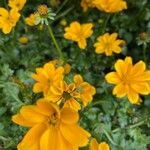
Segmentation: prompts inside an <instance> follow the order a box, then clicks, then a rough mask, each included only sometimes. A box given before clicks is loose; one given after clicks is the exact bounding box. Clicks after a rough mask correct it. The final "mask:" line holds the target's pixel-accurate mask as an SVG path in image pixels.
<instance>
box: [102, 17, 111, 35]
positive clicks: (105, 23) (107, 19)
mask: <svg viewBox="0 0 150 150" xmlns="http://www.w3.org/2000/svg"><path fill="white" fill-rule="evenodd" d="M110 16H111V14H107V17H106V20H105V22H104V25H103V29H102V34H104V33H105V30H106V27H107V23H108V21H109V19H110Z"/></svg>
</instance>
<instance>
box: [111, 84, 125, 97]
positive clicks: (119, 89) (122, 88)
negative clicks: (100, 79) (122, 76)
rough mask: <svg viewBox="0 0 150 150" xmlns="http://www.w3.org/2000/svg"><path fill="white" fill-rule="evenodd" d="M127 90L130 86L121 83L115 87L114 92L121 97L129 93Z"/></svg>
mask: <svg viewBox="0 0 150 150" xmlns="http://www.w3.org/2000/svg"><path fill="white" fill-rule="evenodd" d="M127 91H128V86H127V85H123V84H122V83H120V84H117V85H116V86H115V87H114V89H113V94H114V95H116V96H117V97H119V98H122V97H124V96H125V95H126V94H127Z"/></svg>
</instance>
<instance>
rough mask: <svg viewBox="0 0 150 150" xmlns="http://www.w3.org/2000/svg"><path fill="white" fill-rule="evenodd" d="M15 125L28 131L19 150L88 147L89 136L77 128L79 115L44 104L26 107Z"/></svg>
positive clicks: (69, 110)
mask: <svg viewBox="0 0 150 150" xmlns="http://www.w3.org/2000/svg"><path fill="white" fill-rule="evenodd" d="M12 120H13V122H15V123H16V124H19V125H21V126H25V127H29V128H30V130H29V131H28V132H27V133H26V135H25V136H24V138H23V140H22V141H21V142H20V143H19V145H18V150H27V149H30V150H78V149H79V147H83V146H86V145H87V144H88V139H89V137H90V134H89V133H88V132H87V131H85V130H84V129H83V128H81V127H80V126H79V125H78V120H79V115H78V113H77V112H76V111H74V110H72V109H71V108H62V109H59V107H58V106H57V105H56V104H53V103H49V102H47V101H44V100H39V101H37V104H36V105H29V106H23V107H22V108H21V110H20V113H19V114H17V115H14V116H13V117H12Z"/></svg>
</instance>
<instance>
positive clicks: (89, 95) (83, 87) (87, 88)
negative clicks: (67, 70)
mask: <svg viewBox="0 0 150 150" xmlns="http://www.w3.org/2000/svg"><path fill="white" fill-rule="evenodd" d="M74 82H75V85H76V90H77V91H78V93H80V99H81V101H82V102H83V104H84V106H87V105H88V104H89V102H91V101H92V99H93V95H95V93H96V89H95V87H94V86H92V85H90V84H89V83H88V82H85V81H83V78H82V76H81V75H75V76H74Z"/></svg>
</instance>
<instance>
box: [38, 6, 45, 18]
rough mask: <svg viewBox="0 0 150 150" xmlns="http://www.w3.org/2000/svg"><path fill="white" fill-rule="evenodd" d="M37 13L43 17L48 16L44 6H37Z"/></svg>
mask: <svg viewBox="0 0 150 150" xmlns="http://www.w3.org/2000/svg"><path fill="white" fill-rule="evenodd" d="M37 11H38V13H39V14H40V15H41V16H43V15H47V14H48V7H47V6H46V5H39V6H38V8H37Z"/></svg>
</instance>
